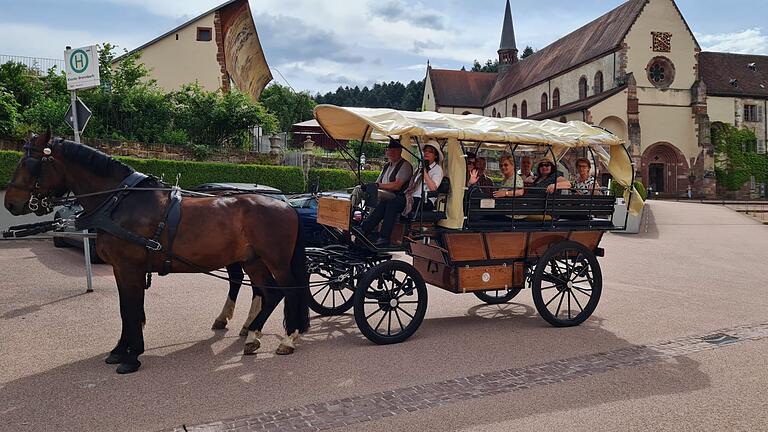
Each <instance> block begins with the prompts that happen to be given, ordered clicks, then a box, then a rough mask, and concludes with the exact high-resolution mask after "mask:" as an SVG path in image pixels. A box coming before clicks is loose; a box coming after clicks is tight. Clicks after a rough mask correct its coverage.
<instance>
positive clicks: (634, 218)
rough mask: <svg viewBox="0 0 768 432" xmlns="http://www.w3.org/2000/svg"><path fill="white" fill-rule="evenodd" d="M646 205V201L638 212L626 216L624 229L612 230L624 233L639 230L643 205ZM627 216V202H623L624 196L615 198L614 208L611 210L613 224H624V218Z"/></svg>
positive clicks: (635, 232)
mask: <svg viewBox="0 0 768 432" xmlns="http://www.w3.org/2000/svg"><path fill="white" fill-rule="evenodd" d="M647 205H648V202H647V201H646V203H645V206H643V209H642V210H640V214H637V215H632V214H630V215H629V217H627V229H626V230H616V231H614V232H616V233H625V234H638V233H639V232H640V225H641V224H642V221H643V213H644V212H645V207H646V206H647ZM626 216H627V204H626V203H625V202H624V198H616V210H615V211H614V212H613V224H614V225H615V226H624V218H625V217H626Z"/></svg>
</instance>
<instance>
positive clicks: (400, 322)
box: [395, 307, 405, 331]
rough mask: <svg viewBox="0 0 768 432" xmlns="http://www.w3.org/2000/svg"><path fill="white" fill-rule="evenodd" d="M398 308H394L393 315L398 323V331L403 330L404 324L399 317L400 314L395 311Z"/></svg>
mask: <svg viewBox="0 0 768 432" xmlns="http://www.w3.org/2000/svg"><path fill="white" fill-rule="evenodd" d="M399 309H400V308H399V307H398V308H395V317H397V322H398V324H400V331H403V330H405V326H404V325H403V321H402V320H401V319H400V314H399V313H397V311H398V310H399Z"/></svg>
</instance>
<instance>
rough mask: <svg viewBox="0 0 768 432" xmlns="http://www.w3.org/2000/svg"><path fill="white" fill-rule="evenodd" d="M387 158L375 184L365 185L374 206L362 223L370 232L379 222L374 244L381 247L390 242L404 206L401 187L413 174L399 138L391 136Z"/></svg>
mask: <svg viewBox="0 0 768 432" xmlns="http://www.w3.org/2000/svg"><path fill="white" fill-rule="evenodd" d="M387 160H388V161H387V163H386V165H384V169H382V171H381V174H380V175H379V178H378V180H376V183H375V185H368V188H367V190H366V192H367V193H368V199H369V202H371V201H373V202H375V208H374V210H373V212H372V213H371V214H370V216H368V218H367V219H366V220H365V222H363V225H362V228H363V232H364V233H366V234H370V233H372V232H373V230H374V229H376V227H377V226H378V225H379V223H381V230H380V231H379V239H378V240H377V241H376V246H380V247H386V246H388V245H389V237H390V236H391V235H392V229H393V228H394V226H395V221H396V220H397V215H399V214H400V213H401V212H402V211H403V209H404V208H405V197H404V191H405V189H406V188H407V187H408V182H409V181H410V179H411V176H412V175H413V166H412V165H411V164H410V163H409V162H408V161H407V160H405V159H403V147H402V145H400V141H399V140H396V139H394V138H390V140H389V146H387Z"/></svg>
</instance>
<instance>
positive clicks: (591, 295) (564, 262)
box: [531, 241, 603, 327]
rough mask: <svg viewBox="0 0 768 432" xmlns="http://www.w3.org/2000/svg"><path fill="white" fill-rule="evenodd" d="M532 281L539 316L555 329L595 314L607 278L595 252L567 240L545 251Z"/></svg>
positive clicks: (579, 321)
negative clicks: (604, 279)
mask: <svg viewBox="0 0 768 432" xmlns="http://www.w3.org/2000/svg"><path fill="white" fill-rule="evenodd" d="M531 282H532V284H531V290H532V293H533V303H534V304H535V305H536V310H537V311H538V312H539V315H541V317H542V318H544V320H546V321H547V322H548V323H550V324H552V325H553V326H555V327H571V326H577V325H579V324H581V323H583V322H584V321H585V320H586V319H587V318H589V317H590V316H591V315H592V313H593V312H594V311H595V308H596V307H597V303H598V302H599V301H600V293H601V292H602V287H603V275H602V273H601V271H600V264H599V263H598V262H597V258H596V257H595V254H594V253H592V251H590V250H589V249H587V248H586V247H584V246H583V245H582V244H580V243H576V242H572V241H563V242H560V243H557V244H556V245H554V246H551V247H550V248H549V249H547V251H546V252H544V255H543V256H542V257H541V258H540V259H539V261H538V263H537V264H536V270H534V272H533V276H532V281H531Z"/></svg>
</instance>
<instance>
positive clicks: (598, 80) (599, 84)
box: [595, 72, 603, 94]
mask: <svg viewBox="0 0 768 432" xmlns="http://www.w3.org/2000/svg"><path fill="white" fill-rule="evenodd" d="M602 92H603V73H602V72H598V73H596V74H595V94H600V93H602Z"/></svg>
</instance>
